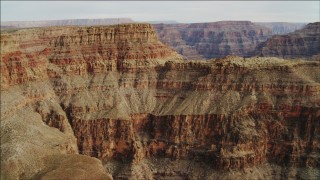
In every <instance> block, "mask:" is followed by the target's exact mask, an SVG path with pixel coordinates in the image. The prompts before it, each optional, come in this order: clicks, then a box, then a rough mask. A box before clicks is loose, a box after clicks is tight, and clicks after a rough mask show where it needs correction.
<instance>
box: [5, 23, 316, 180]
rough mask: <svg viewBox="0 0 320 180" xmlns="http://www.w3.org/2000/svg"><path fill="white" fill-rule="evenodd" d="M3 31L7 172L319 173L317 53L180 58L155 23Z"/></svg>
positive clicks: (158, 174)
mask: <svg viewBox="0 0 320 180" xmlns="http://www.w3.org/2000/svg"><path fill="white" fill-rule="evenodd" d="M1 37H3V38H1V43H2V45H3V46H2V47H3V48H1V68H2V69H1V168H2V169H1V176H3V178H7V179H10V178H11V179H19V178H20V179H32V178H41V177H43V178H44V179H45V178H48V177H50V176H52V177H56V176H59V175H58V174H59V172H66V174H63V175H62V176H61V177H65V178H66V179H67V178H70V176H71V175H78V176H77V177H79V178H87V177H88V174H89V175H90V174H91V173H93V172H95V173H96V174H92V177H96V178H97V179H99V178H105V179H107V178H110V176H108V174H107V173H105V172H103V170H107V172H110V173H112V174H113V175H114V177H116V178H130V177H135V178H137V179H143V178H152V177H153V178H161V177H162V178H166V177H170V176H172V177H177V178H193V179H203V178H213V177H212V176H213V174H211V175H210V174H206V173H204V174H203V173H200V172H203V171H204V169H203V167H205V168H210V169H211V170H212V171H214V172H216V174H217V176H216V177H215V178H219V177H221V178H227V177H225V173H226V172H227V171H226V170H229V172H231V171H232V172H233V171H234V172H237V173H240V172H241V173H242V174H243V172H244V171H247V170H245V169H247V168H251V169H253V172H251V171H250V172H244V175H245V176H243V177H248V176H249V174H255V173H256V175H257V174H259V173H258V172H262V169H265V171H266V173H263V176H260V175H257V177H260V178H277V177H279V176H281V177H291V174H290V173H289V172H293V170H292V169H290V168H293V169H294V168H305V169H304V170H303V171H302V170H301V172H300V171H299V172H296V171H294V172H295V173H293V174H295V175H294V176H295V177H306V179H308V177H316V178H317V177H319V174H320V172H319V158H320V155H319V152H320V144H319V140H320V139H319V138H320V137H319V134H320V133H319V131H320V129H319V128H320V125H319V123H320V122H319V121H320V109H319V106H320V91H319V90H320V85H319V82H320V74H319V73H320V71H319V67H320V62H317V61H302V60H301V61H288V60H283V59H279V58H268V57H265V58H246V59H244V58H241V57H235V56H228V57H226V58H221V59H216V60H211V61H188V62H183V61H182V60H181V58H180V56H179V55H177V53H175V52H174V51H172V50H171V49H169V48H167V47H166V46H165V45H163V44H162V43H160V42H159V41H158V40H157V37H156V36H155V33H154V31H153V30H152V27H151V26H150V25H147V24H131V25H119V26H109V27H85V28H84V27H52V28H47V29H45V30H44V29H25V30H19V31H17V32H14V33H8V34H2V35H1ZM146 49H147V50H146ZM79 153H80V154H84V155H89V156H92V157H88V156H83V155H79ZM94 157H96V158H98V159H100V160H102V162H103V163H104V167H103V166H102V164H101V161H98V160H97V159H95V158H94ZM83 162H87V164H88V165H90V167H91V168H89V167H88V166H86V164H83ZM113 162H117V163H119V162H121V163H122V165H123V166H128V169H127V168H125V167H124V168H121V166H119V167H120V168H118V169H117V167H118V166H116V165H115V164H117V163H115V164H112V163H113ZM162 162H165V163H168V162H169V163H168V164H166V165H165V166H163V164H161V163H162ZM170 162H175V163H176V164H177V166H178V165H179V167H176V166H175V165H174V164H172V163H170ZM184 162H188V163H189V164H190V163H191V164H192V163H196V164H199V167H194V166H192V165H190V168H191V169H192V168H193V169H194V171H192V172H191V171H190V172H189V174H188V171H186V169H185V168H184V167H187V166H185V164H184ZM110 163H111V164H112V165H110ZM71 164H72V165H71ZM200 164H201V165H200ZM109 165H110V166H109ZM180 165H181V166H180ZM202 166H203V167H202ZM279 166H280V167H281V168H289V169H282V170H281V172H279V171H278V167H279ZM66 167H70V169H68V168H66ZM92 167H94V169H96V170H97V171H94V170H93V168H92ZM167 167H168V168H173V169H174V168H176V169H174V172H171V171H167V170H163V168H167ZM188 167H189V165H188ZM200 167H201V168H200ZM108 168H109V169H111V170H110V171H109V170H108ZM64 169H66V171H64ZM72 169H75V172H79V173H76V174H70V173H68V172H73V171H72ZM187 169H188V168H187ZM197 169H198V170H199V171H197ZM201 169H202V170H201ZM127 170H128V171H127ZM242 170H243V172H242ZM291 170H292V171H291ZM122 171H125V173H121V172H122ZM195 171H197V172H199V173H200V174H198V175H199V177H198V175H195V174H194V173H196V172H195ZM274 171H276V172H275V173H274V174H275V175H274V174H272V173H273V172H274ZM286 172H288V173H286ZM304 173H305V174H304ZM201 174H202V175H201ZM279 174H281V175H279ZM283 174H285V175H283ZM310 174H311V175H312V176H309V175H310ZM69 175H70V176H69ZM140 175H141V176H140ZM149 175H150V176H149ZM175 175H176V176H175ZM278 175H279V176H278ZM232 177H233V178H236V176H232ZM241 177H242V176H241ZM229 178H230V177H229ZM213 179H214V178H213Z"/></svg>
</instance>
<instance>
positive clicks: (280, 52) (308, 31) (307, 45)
mask: <svg viewBox="0 0 320 180" xmlns="http://www.w3.org/2000/svg"><path fill="white" fill-rule="evenodd" d="M256 54H258V55H262V56H276V57H283V58H301V57H308V58H310V57H312V56H314V59H316V58H317V59H318V60H319V57H320V22H315V23H310V24H308V25H306V26H305V27H304V28H303V29H301V30H297V31H295V32H293V33H289V34H287V35H276V36H273V37H272V38H270V39H268V40H267V41H266V42H264V43H261V44H260V45H259V46H258V47H257V52H256Z"/></svg>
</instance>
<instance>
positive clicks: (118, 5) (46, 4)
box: [1, 0, 320, 23]
mask: <svg viewBox="0 0 320 180" xmlns="http://www.w3.org/2000/svg"><path fill="white" fill-rule="evenodd" d="M319 16H320V2H319V1H243V2H240V1H224V2H223V1H91V2H89V1H2V0H1V21H30V20H60V19H94V18H131V19H132V20H134V21H167V20H175V21H177V22H180V23H196V22H214V21H223V20H249V21H253V22H316V21H320V17H319Z"/></svg>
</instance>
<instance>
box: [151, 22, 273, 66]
mask: <svg viewBox="0 0 320 180" xmlns="http://www.w3.org/2000/svg"><path fill="white" fill-rule="evenodd" d="M153 26H154V27H155V29H156V31H157V33H158V34H159V38H160V40H161V41H162V42H164V43H165V44H167V45H168V46H170V47H172V48H173V49H175V50H176V51H177V52H178V53H180V54H182V55H183V56H184V57H185V58H186V59H191V60H192V59H204V58H205V59H210V58H219V57H224V56H227V55H238V56H251V55H252V52H253V51H254V49H255V48H256V46H257V45H258V44H259V43H261V42H264V41H266V40H267V38H268V37H270V36H271V35H272V31H271V29H268V28H266V27H264V26H260V25H257V24H254V23H252V22H250V21H220V22H212V23H194V24H157V25H153Z"/></svg>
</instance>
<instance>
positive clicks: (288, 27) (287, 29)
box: [255, 22, 306, 35]
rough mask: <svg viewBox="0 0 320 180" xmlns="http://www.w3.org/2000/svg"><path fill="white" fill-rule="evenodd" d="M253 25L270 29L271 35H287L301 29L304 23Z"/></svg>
mask: <svg viewBox="0 0 320 180" xmlns="http://www.w3.org/2000/svg"><path fill="white" fill-rule="evenodd" d="M255 24H258V25H261V26H265V27H267V28H269V29H272V34H274V35H275V34H279V35H283V34H288V33H291V32H294V31H296V30H300V29H302V28H303V27H304V26H305V25H306V23H288V22H255Z"/></svg>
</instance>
